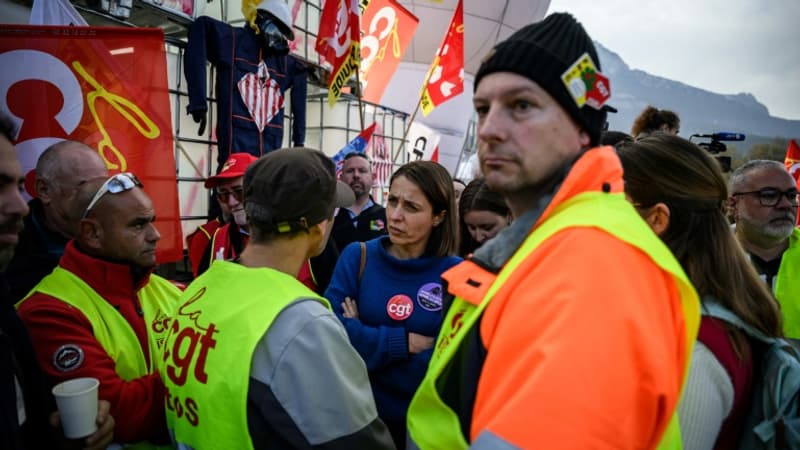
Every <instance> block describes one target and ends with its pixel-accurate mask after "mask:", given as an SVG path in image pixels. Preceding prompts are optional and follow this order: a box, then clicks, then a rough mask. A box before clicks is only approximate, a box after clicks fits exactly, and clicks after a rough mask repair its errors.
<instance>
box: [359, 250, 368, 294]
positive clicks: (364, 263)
mask: <svg viewBox="0 0 800 450" xmlns="http://www.w3.org/2000/svg"><path fill="white" fill-rule="evenodd" d="M358 246H359V247H361V261H359V263H358V284H359V285H360V284H361V276H362V275H364V268H365V267H366V266H367V244H365V243H363V242H359V243H358Z"/></svg>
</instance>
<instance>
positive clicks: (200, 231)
mask: <svg viewBox="0 0 800 450" xmlns="http://www.w3.org/2000/svg"><path fill="white" fill-rule="evenodd" d="M256 159H258V158H257V157H255V156H253V155H251V154H249V153H234V154H232V155H231V156H230V157H229V158H228V160H227V161H225V164H224V165H223V166H222V169H221V170H220V172H219V173H218V174H216V175H214V176H212V177H208V178H207V179H206V182H205V187H206V189H213V190H214V198H215V199H216V200H217V202H218V203H219V207H220V210H221V211H222V217H221V218H220V217H217V218H215V219H214V220H211V221H209V222H207V223H204V224H203V225H201V226H199V227H197V230H195V231H194V232H193V233H192V234H190V235H189V236H188V237H187V238H186V244H187V247H188V248H189V262H190V263H191V265H192V274H193V275H194V276H195V277H197V276H198V275H200V274H201V273H203V272H205V270H206V269H207V268H208V265H209V263H210V261H211V258H212V257H213V255H214V254H215V252H214V251H212V250H211V249H210V248H209V247H210V246H211V245H212V241H216V242H215V243H216V244H217V247H219V248H220V249H222V253H223V254H228V255H230V254H232V253H234V251H233V248H234V244H239V246H238V248H239V251H241V249H242V248H243V247H244V243H243V242H242V241H243V236H242V234H241V233H240V231H241V229H242V227H245V226H246V225H247V215H246V214H245V213H244V204H243V203H242V180H243V179H244V172H245V171H246V170H247V167H248V166H250V164H252V163H253V161H255V160H256ZM231 223H233V224H234V226H231V225H230V224H231ZM222 228H224V232H222V233H221V234H219V236H217V232H218V231H220V230H221V229H222Z"/></svg>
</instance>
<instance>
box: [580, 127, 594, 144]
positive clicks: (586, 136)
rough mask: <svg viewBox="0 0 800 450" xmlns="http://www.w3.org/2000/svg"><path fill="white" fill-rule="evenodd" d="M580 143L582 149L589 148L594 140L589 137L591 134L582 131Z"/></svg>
mask: <svg viewBox="0 0 800 450" xmlns="http://www.w3.org/2000/svg"><path fill="white" fill-rule="evenodd" d="M578 141H579V142H580V144H581V148H585V147H588V146H589V143H590V142H592V138H590V137H589V133H587V132H585V131H583V130H580V132H579V134H578Z"/></svg>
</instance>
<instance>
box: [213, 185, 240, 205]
mask: <svg viewBox="0 0 800 450" xmlns="http://www.w3.org/2000/svg"><path fill="white" fill-rule="evenodd" d="M231 195H233V198H235V199H236V201H237V202H241V201H242V199H243V198H244V189H243V188H242V187H239V186H237V187H235V188H233V189H231V190H230V191H217V200H219V201H220V202H222V203H228V200H230V199H231Z"/></svg>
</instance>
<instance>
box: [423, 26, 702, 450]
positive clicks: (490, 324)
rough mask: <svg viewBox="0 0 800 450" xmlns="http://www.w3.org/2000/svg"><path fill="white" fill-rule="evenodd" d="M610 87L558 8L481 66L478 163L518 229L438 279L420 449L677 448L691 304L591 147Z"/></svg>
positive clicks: (612, 163)
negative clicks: (443, 301)
mask: <svg viewBox="0 0 800 450" xmlns="http://www.w3.org/2000/svg"><path fill="white" fill-rule="evenodd" d="M610 93H611V91H610V86H609V82H608V80H607V79H606V78H605V76H603V74H602V73H601V72H600V61H599V59H598V58H597V52H596V51H595V48H594V45H593V44H592V40H591V38H590V37H589V36H588V35H587V34H586V31H584V29H583V27H582V26H581V25H580V24H579V23H578V22H577V21H576V20H575V19H574V18H573V17H572V16H571V15H569V14H563V13H559V14H552V15H550V16H549V17H547V18H546V19H544V20H543V21H541V22H538V23H535V24H531V25H528V26H526V27H523V28H521V29H520V30H518V31H517V32H515V33H514V34H512V35H511V36H510V37H509V38H508V39H507V40H506V41H504V42H501V43H499V44H497V45H496V46H495V47H494V48H493V49H492V50H491V51H490V52H489V54H488V55H487V56H486V58H485V59H484V61H483V62H482V64H481V66H480V68H479V70H478V73H477V74H476V76H475V95H474V99H473V103H474V106H475V111H476V112H477V116H478V126H477V134H478V140H479V145H478V158H479V160H480V164H481V169H482V172H483V175H484V176H485V178H486V183H487V185H488V186H489V187H490V188H491V189H492V190H494V191H497V192H499V193H501V194H503V195H504V196H505V197H506V200H507V201H508V204H509V206H510V207H511V210H512V212H513V213H514V217H515V218H516V219H515V220H514V223H513V224H512V225H511V226H509V227H508V228H506V229H505V230H503V231H502V232H501V233H500V234H498V235H497V236H496V237H495V238H494V239H492V240H490V241H488V242H487V243H486V244H484V245H483V246H482V247H481V248H480V249H478V250H477V251H476V252H475V253H474V255H473V257H472V258H469V259H467V260H466V261H464V262H463V263H461V264H459V265H457V266H455V267H453V268H451V269H450V270H448V271H447V272H445V273H444V274H443V278H444V279H445V281H447V289H448V294H449V295H450V296H451V298H450V299H451V300H452V304H451V306H450V308H449V310H448V311H447V315H446V317H445V319H444V325H443V327H442V330H441V332H440V334H439V338H438V340H437V345H436V347H435V349H434V352H433V356H432V359H431V362H430V365H429V367H428V372H427V374H426V376H425V378H424V380H423V381H422V384H421V385H420V387H419V389H418V390H417V393H416V394H415V396H414V399H413V400H412V402H411V406H410V408H409V411H408V428H409V432H410V435H411V437H412V439H413V441H414V443H415V444H416V445H417V446H419V448H422V449H433V448H446V449H463V448H467V446H470V448H474V449H490V448H491V449H497V448H508V449H510V448H543V449H544V448H548V449H550V448H559V449H578V448H592V449H653V448H656V447H658V446H659V445H660V446H661V447H662V448H680V444H681V442H680V433H679V431H678V429H677V421H676V420H675V417H674V414H673V412H674V411H675V407H676V405H677V402H678V397H679V394H680V391H681V385H682V383H683V379H684V376H685V372H686V368H687V363H688V360H689V355H690V354H691V347H692V345H693V341H694V339H695V336H696V333H697V327H698V321H699V317H698V309H699V304H698V299H697V294H696V293H695V292H694V289H693V288H692V286H691V284H690V283H689V281H688V280H687V278H686V275H685V274H684V273H683V271H682V270H681V268H680V265H679V264H678V263H677V261H676V260H675V258H674V257H673V256H672V254H671V253H670V251H669V250H668V249H667V248H666V246H664V244H663V243H662V242H661V241H660V240H659V239H658V237H656V236H655V234H653V233H652V232H651V230H650V228H649V227H648V226H647V224H646V223H645V222H644V221H643V220H642V219H641V218H640V217H639V215H638V214H637V212H636V210H635V209H634V208H633V206H632V205H631V204H630V203H628V202H627V201H626V199H625V196H624V193H623V180H622V168H621V165H620V162H619V159H618V158H617V156H616V153H615V152H614V149H613V148H612V147H597V145H598V143H599V139H600V135H601V131H602V128H603V124H604V122H605V110H604V103H605V102H606V101H607V99H608V98H609V96H610Z"/></svg>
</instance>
